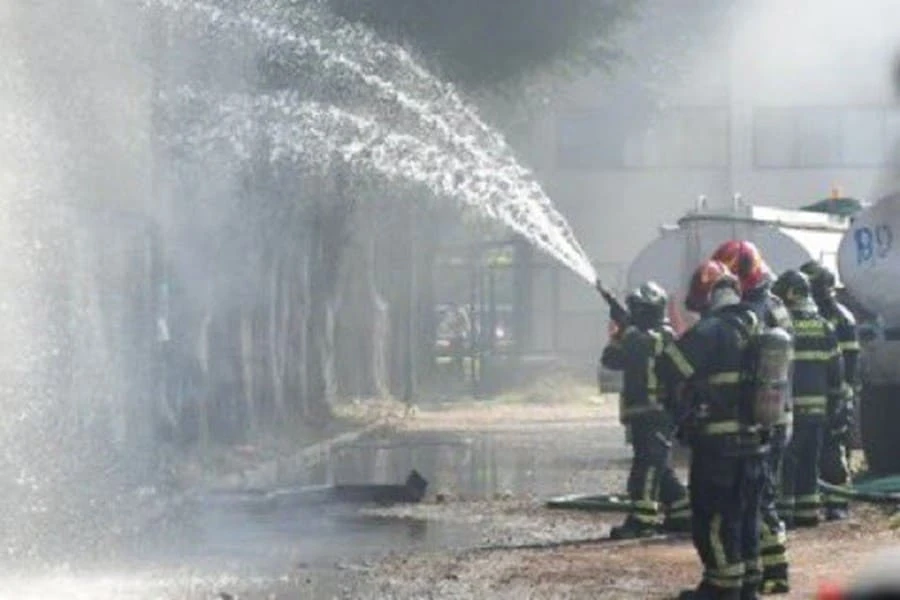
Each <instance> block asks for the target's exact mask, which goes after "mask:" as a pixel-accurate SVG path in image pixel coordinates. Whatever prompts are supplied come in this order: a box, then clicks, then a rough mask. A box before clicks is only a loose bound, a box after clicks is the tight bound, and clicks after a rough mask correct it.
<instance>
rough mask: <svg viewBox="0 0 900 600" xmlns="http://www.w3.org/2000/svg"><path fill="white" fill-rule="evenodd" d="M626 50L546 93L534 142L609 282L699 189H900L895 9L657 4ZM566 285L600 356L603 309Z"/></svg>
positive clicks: (741, 0) (767, 199)
mask: <svg viewBox="0 0 900 600" xmlns="http://www.w3.org/2000/svg"><path fill="white" fill-rule="evenodd" d="M623 44H624V47H625V49H626V54H627V56H628V60H627V61H626V62H625V63H623V66H622V67H621V68H620V69H619V70H618V71H617V72H616V73H613V74H611V75H610V74H605V73H604V74H600V73H598V74H593V75H590V76H588V77H585V78H584V79H583V80H580V81H577V82H574V83H572V84H571V85H568V86H566V87H564V88H563V89H561V90H560V91H559V93H557V94H555V95H554V97H552V98H550V99H549V103H548V105H549V109H548V110H547V112H546V113H545V115H544V118H543V119H542V120H541V121H540V123H539V124H538V125H537V126H536V127H535V131H534V136H533V148H532V152H531V155H532V157H533V158H532V160H533V161H534V166H535V168H536V170H537V172H538V173H539V175H540V178H541V180H542V181H543V182H544V184H545V187H546V189H547V191H548V193H549V195H550V197H551V198H552V199H553V201H554V202H555V203H556V205H557V206H558V207H559V208H560V210H561V212H562V213H563V214H564V215H566V217H567V218H568V219H569V220H570V222H571V223H572V225H573V228H574V229H575V232H576V234H577V235H578V237H579V239H580V241H581V243H582V245H583V246H584V248H585V250H586V251H587V252H588V253H589V254H590V255H591V257H592V258H593V259H595V260H596V261H597V263H598V267H599V268H598V270H599V272H600V275H601V277H604V278H606V279H607V280H608V282H609V284H610V286H611V287H616V286H617V284H619V283H620V282H621V281H622V279H621V278H619V277H620V274H621V273H623V272H624V270H625V269H626V268H627V265H628V264H629V262H630V261H631V260H632V259H633V258H634V257H635V256H636V254H637V253H638V252H639V251H640V249H641V248H642V247H643V246H644V245H646V244H647V243H649V242H650V241H651V240H653V239H654V237H655V235H656V233H657V231H658V228H659V227H660V226H661V225H663V224H666V223H674V222H675V221H676V220H677V218H678V217H680V216H681V215H683V214H684V212H685V211H686V210H688V209H691V208H693V207H694V206H695V205H696V203H697V200H698V197H699V196H705V197H706V202H707V204H708V205H709V206H710V207H713V208H715V207H722V206H724V205H726V204H730V203H731V202H732V201H733V196H734V194H740V195H741V197H742V198H743V199H744V201H746V202H750V203H753V204H764V205H772V206H780V207H797V206H801V205H804V204H810V203H812V202H814V201H816V200H819V199H821V198H824V197H826V196H828V195H829V194H830V193H831V190H832V189H833V188H834V187H838V188H840V190H841V191H842V193H843V194H844V195H847V196H852V197H856V198H861V199H876V198H877V197H879V196H881V195H883V194H884V193H886V192H887V191H888V190H890V189H893V188H894V187H895V186H896V182H897V170H898V168H900V160H898V159H900V153H898V151H897V144H898V140H900V103H898V99H897V90H896V89H895V87H894V86H895V83H896V81H895V80H894V79H892V72H893V70H894V69H895V68H896V62H895V60H896V58H895V57H896V56H897V52H898V50H900V3H898V2H894V1H891V0H867V1H866V2H864V3H854V2H851V1H849V0H846V1H838V0H822V1H819V2H815V3H801V2H785V1H782V0H734V1H731V2H727V1H724V0H685V1H684V2H666V1H665V0H656V1H655V2H651V3H649V4H648V5H646V6H645V9H644V11H643V17H642V18H641V19H639V20H637V21H636V22H634V23H633V24H632V26H631V27H629V30H628V31H626V32H623ZM562 286H563V290H562V292H561V306H560V308H561V310H562V311H563V315H564V316H563V318H562V319H561V321H560V323H561V327H562V328H563V329H564V333H563V337H564V338H565V339H567V340H568V342H569V343H568V346H569V347H570V348H571V350H572V355H573V356H576V355H578V353H580V352H582V351H587V350H588V349H592V350H593V351H594V352H596V351H598V350H599V348H600V346H601V344H602V343H604V342H605V330H606V327H605V310H604V308H603V306H602V303H601V302H600V300H599V298H598V297H597V296H596V294H592V293H591V291H590V290H589V289H586V288H587V287H588V286H585V285H584V283H583V282H581V281H579V280H577V279H576V278H575V277H574V276H572V277H564V278H563V281H562ZM623 291H624V290H623ZM588 354H590V353H589V352H588ZM589 358H590V357H585V358H584V360H588V359H589Z"/></svg>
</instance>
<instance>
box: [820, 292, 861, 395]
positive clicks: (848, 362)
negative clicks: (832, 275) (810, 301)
mask: <svg viewBox="0 0 900 600" xmlns="http://www.w3.org/2000/svg"><path fill="white" fill-rule="evenodd" d="M819 314H820V315H822V317H824V318H825V319H826V320H827V321H828V322H829V323H831V326H832V327H834V333H835V336H837V341H838V347H839V348H840V350H841V355H842V357H843V359H844V381H846V382H847V384H848V385H849V386H850V387H851V388H855V387H856V385H857V384H858V383H859V380H858V379H857V378H858V376H859V374H858V372H857V365H858V363H859V334H858V333H857V331H856V319H855V318H854V317H853V313H851V312H850V311H849V310H848V309H847V307H846V306H844V305H843V304H841V303H840V302H838V301H837V300H835V299H834V298H830V299H829V300H828V301H826V302H823V303H822V304H821V305H820V306H819Z"/></svg>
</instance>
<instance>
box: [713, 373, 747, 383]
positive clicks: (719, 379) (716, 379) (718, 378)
mask: <svg viewBox="0 0 900 600" xmlns="http://www.w3.org/2000/svg"><path fill="white" fill-rule="evenodd" d="M706 381H707V382H708V383H709V384H710V385H727V384H731V383H740V381H741V374H740V373H738V372H737V371H726V372H725V373H715V374H713V375H710V376H709V377H707V378H706Z"/></svg>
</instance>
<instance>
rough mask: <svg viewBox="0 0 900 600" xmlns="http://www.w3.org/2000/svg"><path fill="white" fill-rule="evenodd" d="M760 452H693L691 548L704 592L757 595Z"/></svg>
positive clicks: (714, 595)
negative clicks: (699, 567)
mask: <svg viewBox="0 0 900 600" xmlns="http://www.w3.org/2000/svg"><path fill="white" fill-rule="evenodd" d="M763 460H764V457H763V456H762V455H760V456H751V457H739V458H735V457H723V456H721V455H717V454H715V453H714V452H709V451H704V449H703V448H698V447H695V448H694V451H693V452H692V453H691V475H690V490H691V510H692V530H693V531H692V534H693V540H694V547H695V548H696V549H697V553H698V554H699V555H700V560H701V561H702V562H703V580H702V582H701V584H700V588H699V589H700V591H701V595H702V596H704V597H705V596H710V597H717V598H718V597H724V598H738V597H746V598H756V597H757V596H756V590H757V589H758V587H759V585H760V583H761V581H762V571H761V568H762V565H761V560H760V554H759V511H760V503H761V501H762V492H763V485H764V482H763V479H764V467H763Z"/></svg>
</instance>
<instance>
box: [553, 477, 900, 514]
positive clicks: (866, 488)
mask: <svg viewBox="0 0 900 600" xmlns="http://www.w3.org/2000/svg"><path fill="white" fill-rule="evenodd" d="M819 489H820V490H821V491H823V492H827V493H829V494H833V495H835V496H840V497H842V498H846V499H848V500H853V501H856V502H865V503H868V504H883V505H898V506H900V475H895V476H890V477H883V478H879V479H867V480H864V481H861V482H858V483H855V484H853V485H849V486H839V485H832V484H830V483H827V482H825V481H822V480H821V479H820V480H819ZM545 506H546V507H547V508H554V509H564V510H585V511H594V512H612V513H626V512H628V511H630V510H631V500H630V499H629V498H628V494H624V493H619V494H595V495H591V494H568V495H565V496H557V497H555V498H551V499H549V500H548V501H547V502H546V503H545Z"/></svg>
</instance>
